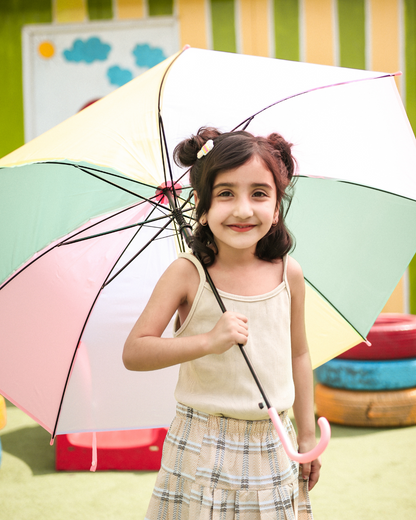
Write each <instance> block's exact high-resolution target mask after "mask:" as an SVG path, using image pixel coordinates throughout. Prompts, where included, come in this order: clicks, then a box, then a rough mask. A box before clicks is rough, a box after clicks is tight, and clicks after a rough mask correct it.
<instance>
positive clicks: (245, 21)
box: [240, 0, 269, 56]
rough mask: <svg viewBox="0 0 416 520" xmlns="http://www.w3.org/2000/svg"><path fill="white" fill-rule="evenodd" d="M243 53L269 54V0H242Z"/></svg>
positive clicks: (254, 54)
mask: <svg viewBox="0 0 416 520" xmlns="http://www.w3.org/2000/svg"><path fill="white" fill-rule="evenodd" d="M240 16H241V38H242V52H243V54H251V55H253V56H269V31H268V27H269V8H268V0H240Z"/></svg>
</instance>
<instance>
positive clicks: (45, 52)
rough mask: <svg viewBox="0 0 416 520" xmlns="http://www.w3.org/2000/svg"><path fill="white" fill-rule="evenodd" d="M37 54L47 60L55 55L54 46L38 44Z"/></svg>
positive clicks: (43, 43)
mask: <svg viewBox="0 0 416 520" xmlns="http://www.w3.org/2000/svg"><path fill="white" fill-rule="evenodd" d="M38 52H39V54H40V55H41V56H42V58H45V59H47V60H48V59H49V58H52V56H53V55H54V54H55V46H54V45H53V43H51V42H48V41H44V42H41V43H40V44H39V47H38Z"/></svg>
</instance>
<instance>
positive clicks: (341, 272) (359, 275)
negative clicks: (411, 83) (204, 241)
mask: <svg viewBox="0 0 416 520" xmlns="http://www.w3.org/2000/svg"><path fill="white" fill-rule="evenodd" d="M341 83H342V85H340V84H341ZM280 101H281V102H280ZM269 105H273V106H271V107H270V108H267V107H269ZM266 108H267V109H266ZM264 109H266V110H264ZM258 112H260V113H259V114H258V115H256V116H255V117H254V118H253V119H251V116H253V115H254V114H257V113H258ZM159 116H161V117H159ZM247 119H248V120H249V121H248V122H249V126H248V130H250V131H251V132H253V133H255V134H262V135H266V134H267V133H269V132H271V131H278V132H280V133H282V134H283V135H284V136H285V137H286V138H287V139H289V140H290V141H291V142H292V143H294V154H295V156H296V159H297V162H298V167H299V170H298V173H299V177H298V179H297V182H296V187H295V194H294V199H293V203H292V205H291V207H290V210H289V212H288V215H287V219H288V225H289V227H290V229H291V231H292V232H293V234H294V236H295V238H296V249H295V251H294V252H293V256H294V257H295V258H297V259H298V260H299V261H300V263H301V265H302V267H303V269H304V274H305V279H306V281H307V300H306V321H307V334H308V340H309V343H310V345H311V350H312V358H313V363H314V366H318V365H320V364H322V363H323V362H325V361H327V360H328V359H330V358H332V357H334V356H336V355H338V354H339V353H341V352H342V351H345V350H347V349H348V348H350V347H352V346H354V345H355V344H357V343H359V342H361V341H362V337H365V336H366V334H367V333H368V331H369V330H370V328H371V326H372V324H373V322H374V320H375V318H376V317H377V315H378V313H379V312H380V310H381V309H382V307H383V305H384V304H385V302H386V300H387V299H388V297H389V295H390V293H391V291H392V290H393V288H394V287H395V285H396V284H397V282H398V281H399V279H400V277H401V276H402V274H403V272H404V270H405V268H406V266H407V264H408V262H409V261H410V259H411V258H412V255H413V254H414V252H415V250H416V237H415V236H414V233H413V229H414V226H415V224H416V206H415V200H416V179H415V166H416V147H415V140H414V136H413V133H412V131H411V128H410V125H409V123H408V120H407V117H406V114H405V112H404V109H403V106H402V104H401V100H400V97H399V95H398V93H397V89H396V86H395V83H394V79H393V78H391V77H389V75H383V74H381V73H375V72H368V71H357V70H351V69H341V68H336V67H325V66H320V65H311V64H304V63H295V62H285V61H281V60H272V59H268V58H257V57H252V56H242V55H235V54H227V53H218V52H214V51H202V50H198V49H188V50H186V51H185V52H183V53H181V54H179V55H177V56H174V57H172V58H170V59H169V60H166V62H163V63H161V64H160V65H158V66H156V67H155V68H153V69H151V70H150V71H149V72H148V73H146V74H144V75H142V76H140V77H139V78H137V79H136V80H134V81H132V82H130V83H128V84H127V85H125V86H124V87H122V88H120V89H118V90H117V91H115V92H114V93H113V94H111V95H109V96H107V97H106V98H104V99H102V100H100V101H99V102H97V103H95V104H94V105H91V106H90V107H88V108H87V109H85V110H83V111H82V112H80V113H79V114H77V115H75V116H73V117H72V118H70V119H69V120H67V121H65V122H63V123H62V124H61V125H58V126H57V127H56V128H54V129H52V130H50V131H48V132H46V133H45V134H43V135H42V136H40V137H38V138H36V139H35V140H33V141H32V142H30V143H27V144H26V145H25V146H23V147H22V148H20V149H18V150H16V151H15V152H13V153H12V154H10V155H8V156H6V157H4V158H3V159H2V160H1V161H0V166H3V168H2V169H1V170H0V216H1V222H2V226H1V230H0V235H1V241H2V255H1V258H0V280H2V283H3V285H2V287H1V289H0V330H1V331H2V333H1V334H2V348H1V351H0V393H2V394H3V395H5V396H6V397H7V398H8V399H10V400H11V401H12V402H14V403H15V404H17V405H18V406H19V407H21V408H22V409H24V410H25V411H26V412H27V413H28V414H29V415H31V416H32V417H34V418H35V419H36V420H37V421H38V422H39V423H40V424H42V425H43V426H44V427H45V428H46V429H47V430H48V431H50V432H51V433H52V434H60V433H73V432H79V431H100V430H116V429H134V428H143V427H157V426H164V425H166V424H168V423H169V422H170V420H171V417H172V415H173V410H174V405H175V403H174V398H173V389H174V385H175V382H176V377H177V367H172V368H170V369H166V370H163V371H156V372H150V373H130V372H128V371H126V370H125V369H124V367H123V365H122V362H121V353H122V348H123V344H124V340H125V338H126V336H127V334H128V332H129V330H130V329H131V327H132V325H133V323H134V321H135V320H136V319H137V316H138V315H139V314H140V312H141V310H142V309H143V308H144V306H145V304H146V302H147V299H148V297H149V296H150V294H151V291H152V288H153V287H154V284H155V283H156V281H157V279H158V278H159V277H160V275H161V273H162V272H163V271H164V269H165V268H166V267H167V266H168V265H169V264H170V263H171V262H172V261H173V260H174V259H175V258H176V256H177V252H178V251H179V250H180V249H181V248H183V244H182V242H181V240H179V239H178V238H177V230H176V228H175V225H174V224H173V223H172V214H171V212H170V210H169V208H168V206H167V204H166V200H163V199H162V197H161V196H160V187H161V186H163V185H165V184H166V183H167V182H176V181H177V182H178V183H179V184H180V185H182V191H181V193H180V194H179V193H178V197H179V198H178V205H180V206H181V205H183V206H184V207H183V209H184V211H185V216H186V218H189V217H188V216H189V214H190V213H189V204H186V200H187V199H188V197H189V190H188V188H187V179H186V176H185V177H184V172H183V171H182V170H181V169H179V168H177V167H176V166H175V165H174V164H173V161H172V151H173V148H174V146H175V145H176V144H177V143H178V142H179V141H180V140H182V139H183V138H185V137H187V136H189V135H190V134H192V133H195V132H196V131H197V130H198V128H199V127H201V126H208V125H212V126H216V127H219V128H220V129H221V130H224V131H228V130H232V129H234V128H235V127H237V125H240V123H241V122H243V121H246V120H247ZM178 186H179V185H178ZM84 239H85V240H84ZM138 253H140V254H138ZM131 259H133V261H132V262H131V263H129V261H130V260H131ZM127 264H128V265H127ZM126 265H127V267H126V268H125V269H123V270H122V271H121V272H120V273H119V274H117V273H118V272H119V270H120V269H121V268H123V267H124V266H126ZM115 275H116V276H115ZM171 329H172V327H171V326H169V327H168V329H167V330H166V332H165V334H166V335H169V334H171V333H172V332H171ZM250 354H251V357H252V359H253V363H254V365H255V353H250ZM266 391H267V388H266Z"/></svg>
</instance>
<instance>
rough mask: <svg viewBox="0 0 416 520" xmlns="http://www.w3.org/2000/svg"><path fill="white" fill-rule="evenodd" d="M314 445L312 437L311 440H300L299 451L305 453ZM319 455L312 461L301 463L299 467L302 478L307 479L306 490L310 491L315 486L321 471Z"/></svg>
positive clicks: (314, 441)
mask: <svg viewBox="0 0 416 520" xmlns="http://www.w3.org/2000/svg"><path fill="white" fill-rule="evenodd" d="M315 446H316V440H315V439H314V440H313V441H311V442H304V443H302V442H300V443H299V453H306V452H308V451H310V450H312V449H313V448H314V447H315ZM321 465H322V464H321V457H318V458H317V459H315V460H313V461H312V462H308V463H306V464H301V465H300V467H299V472H300V476H301V477H302V478H303V479H307V478H308V479H309V485H308V490H309V491H310V490H311V489H313V488H314V487H315V484H316V483H317V482H318V480H319V474H320V471H321Z"/></svg>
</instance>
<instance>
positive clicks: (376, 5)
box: [370, 0, 400, 72]
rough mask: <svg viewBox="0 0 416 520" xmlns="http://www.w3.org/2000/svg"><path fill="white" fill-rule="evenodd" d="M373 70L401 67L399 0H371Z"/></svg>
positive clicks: (394, 69)
mask: <svg viewBox="0 0 416 520" xmlns="http://www.w3.org/2000/svg"><path fill="white" fill-rule="evenodd" d="M370 21H371V25H370V26H371V57H370V60H371V63H370V68H371V70H377V71H380V72H396V71H398V70H399V68H400V20H399V0H370Z"/></svg>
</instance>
